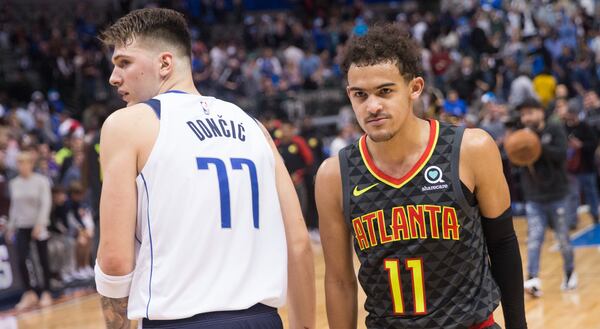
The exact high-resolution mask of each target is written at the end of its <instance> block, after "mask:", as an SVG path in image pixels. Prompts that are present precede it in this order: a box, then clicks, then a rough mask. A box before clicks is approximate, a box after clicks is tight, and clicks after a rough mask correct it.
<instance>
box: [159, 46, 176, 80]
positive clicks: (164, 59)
mask: <svg viewBox="0 0 600 329" xmlns="http://www.w3.org/2000/svg"><path fill="white" fill-rule="evenodd" d="M159 61H160V69H159V74H160V76H161V77H162V78H164V77H166V76H168V75H170V74H171V72H173V69H174V67H173V54H172V53H170V52H162V53H160V55H159Z"/></svg>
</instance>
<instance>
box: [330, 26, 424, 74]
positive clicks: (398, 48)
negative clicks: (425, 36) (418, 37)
mask: <svg viewBox="0 0 600 329" xmlns="http://www.w3.org/2000/svg"><path fill="white" fill-rule="evenodd" d="M347 47H348V48H347V49H346V52H345V53H344V58H343V61H342V67H343V69H344V72H346V73H348V70H349V69H350V66H352V65H353V64H354V65H357V66H369V65H376V64H383V63H392V64H395V65H396V67H398V71H399V72H400V74H401V75H402V76H403V77H405V78H408V79H412V78H415V77H418V76H422V75H423V73H422V70H423V69H422V67H421V54H420V47H419V45H418V44H417V43H416V42H414V41H413V40H412V39H411V38H410V36H409V35H408V33H407V32H406V31H404V30H402V29H401V28H400V27H399V26H398V25H395V24H389V23H388V24H381V25H374V26H371V27H369V30H368V32H367V34H366V35H364V36H354V37H352V39H350V42H349V43H348V46H347Z"/></svg>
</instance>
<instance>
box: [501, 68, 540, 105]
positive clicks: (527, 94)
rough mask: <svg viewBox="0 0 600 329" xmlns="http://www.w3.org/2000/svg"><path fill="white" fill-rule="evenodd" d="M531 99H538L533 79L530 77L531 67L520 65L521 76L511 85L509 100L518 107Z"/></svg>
mask: <svg viewBox="0 0 600 329" xmlns="http://www.w3.org/2000/svg"><path fill="white" fill-rule="evenodd" d="M529 99H538V96H537V94H536V93H535V90H534V89H533V81H532V80H531V78H530V77H529V69H528V68H526V67H525V66H521V67H519V76H518V77H517V78H516V79H514V80H513V82H512V83H511V85H510V94H509V95H508V102H509V103H510V105H512V106H514V107H516V106H518V105H519V104H521V103H523V102H524V101H526V100H529Z"/></svg>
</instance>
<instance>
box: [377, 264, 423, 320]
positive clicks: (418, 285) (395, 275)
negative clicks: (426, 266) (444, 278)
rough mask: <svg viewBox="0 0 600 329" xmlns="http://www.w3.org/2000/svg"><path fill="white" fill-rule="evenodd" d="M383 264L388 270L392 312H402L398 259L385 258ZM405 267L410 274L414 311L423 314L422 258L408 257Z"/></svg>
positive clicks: (399, 313)
mask: <svg viewBox="0 0 600 329" xmlns="http://www.w3.org/2000/svg"><path fill="white" fill-rule="evenodd" d="M383 266H384V268H385V270H386V271H387V272H388V278H389V280H390V291H391V293H392V304H393V305H394V314H396V315H402V314H404V312H405V310H404V301H403V298H402V284H401V282H400V261H399V260H398V259H393V258H387V259H385V260H384V261H383ZM406 268H407V269H408V270H409V271H410V273H411V274H412V275H411V276H412V287H413V297H414V298H413V299H414V313H413V314H425V313H427V307H426V306H425V283H424V282H423V281H424V275H423V260H422V259H419V258H410V259H407V260H406Z"/></svg>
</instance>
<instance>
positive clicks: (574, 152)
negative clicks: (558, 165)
mask: <svg viewBox="0 0 600 329" xmlns="http://www.w3.org/2000/svg"><path fill="white" fill-rule="evenodd" d="M580 114H581V111H580V108H579V104H578V103H577V102H573V101H571V102H569V106H568V110H567V112H566V113H565V114H564V124H565V127H566V131H567V136H568V147H569V153H568V155H569V157H568V161H567V169H568V170H569V172H570V173H572V174H574V175H575V177H577V183H578V187H579V188H578V189H577V190H576V191H577V195H578V196H579V192H580V191H581V192H583V193H582V195H583V197H584V200H585V203H586V204H588V205H589V206H590V214H591V215H592V220H593V222H594V224H598V204H599V202H598V200H599V198H598V187H597V186H598V183H597V180H596V167H595V161H594V155H595V152H596V147H597V146H598V136H597V135H596V133H595V132H594V130H593V129H592V128H591V127H590V126H589V125H588V124H587V123H586V122H585V121H581V119H580V118H579V115H580ZM577 201H579V199H577ZM577 205H578V204H577ZM573 224H576V223H571V225H573Z"/></svg>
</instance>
